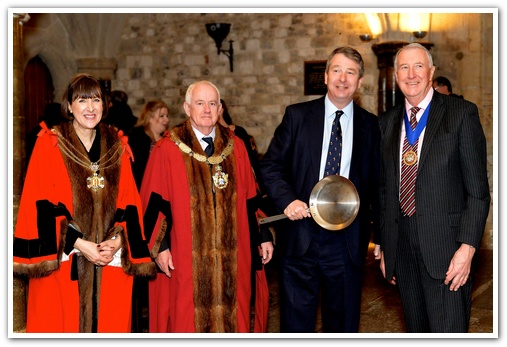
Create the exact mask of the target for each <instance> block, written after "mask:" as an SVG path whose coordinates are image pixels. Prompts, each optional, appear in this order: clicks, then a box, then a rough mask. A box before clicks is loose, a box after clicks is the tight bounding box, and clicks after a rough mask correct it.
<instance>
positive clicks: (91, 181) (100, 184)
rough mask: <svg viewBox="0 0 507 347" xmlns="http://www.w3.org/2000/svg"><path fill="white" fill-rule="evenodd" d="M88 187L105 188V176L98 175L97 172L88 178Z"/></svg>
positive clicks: (94, 188)
mask: <svg viewBox="0 0 507 347" xmlns="http://www.w3.org/2000/svg"><path fill="white" fill-rule="evenodd" d="M86 182H87V183H88V184H87V187H88V188H91V189H93V190H97V189H99V188H100V189H102V188H104V177H102V176H99V175H97V173H96V172H95V173H94V174H93V176H92V177H88V178H87V179H86Z"/></svg>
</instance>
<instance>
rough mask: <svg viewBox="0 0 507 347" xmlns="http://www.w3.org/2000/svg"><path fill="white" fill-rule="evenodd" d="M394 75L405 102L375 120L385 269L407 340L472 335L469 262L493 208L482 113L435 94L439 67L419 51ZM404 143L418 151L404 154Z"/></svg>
mask: <svg viewBox="0 0 507 347" xmlns="http://www.w3.org/2000/svg"><path fill="white" fill-rule="evenodd" d="M394 69H395V74H396V82H397V84H398V86H399V87H400V89H401V91H402V92H403V94H404V95H405V102H404V103H403V104H401V105H398V106H395V107H394V108H393V109H391V110H389V111H387V112H385V113H384V114H382V115H381V116H380V118H379V122H380V128H381V175H380V176H381V179H380V188H381V189H380V201H381V206H380V209H381V214H380V231H381V235H382V243H381V246H382V252H381V261H380V267H381V269H382V272H383V274H384V277H385V278H386V279H388V280H389V281H390V282H391V283H392V284H397V285H398V287H399V290H400V294H401V303H402V306H403V312H404V316H405V322H406V328H407V331H408V332H414V333H466V332H468V325H469V321H470V308H471V301H472V283H471V279H470V271H471V264H472V258H473V256H474V254H475V253H476V252H477V249H479V247H480V245H481V239H482V236H483V233H484V227H485V224H486V219H487V216H488V211H489V206H490V194H489V185H488V175H487V154H486V139H485V136H484V132H483V130H482V126H481V123H480V121H479V113H478V110H477V106H476V105H475V104H473V103H471V102H469V101H466V100H463V99H460V98H454V97H450V96H447V95H442V94H440V93H437V92H435V91H434V89H433V88H432V78H433V73H434V72H435V67H434V66H433V59H432V57H431V54H430V52H429V51H428V50H427V49H426V48H424V47H423V46H422V45H420V44H418V43H412V44H409V45H407V46H404V47H403V48H401V49H400V51H398V53H397V55H396V58H395V62H394ZM413 107H416V110H415V111H414V114H415V118H416V119H417V122H414V126H415V124H417V126H415V128H414V130H412V126H411V124H410V121H409V120H408V117H409V116H410V115H411V113H412V112H411V109H412V108H413ZM405 141H406V142H407V146H406V147H407V148H408V147H409V146H415V147H412V150H411V152H410V150H409V151H407V153H408V154H404V153H405V152H404V150H403V147H404V142H405ZM408 144H409V145H408ZM404 167H405V168H406V167H411V168H413V169H414V172H415V173H416V175H415V181H414V182H413V184H409V183H408V180H407V183H406V184H405V183H404V182H405V179H402V176H403V174H402V172H403V171H404V170H405V169H404ZM400 182H401V184H400ZM400 186H401V188H400ZM404 191H411V192H412V193H411V195H412V197H411V198H410V197H408V196H407V197H405V195H406V194H405V193H404ZM409 201H410V202H412V204H410V205H411V207H410V208H407V207H406V206H408V205H409V204H408V202H409ZM405 202H407V203H405Z"/></svg>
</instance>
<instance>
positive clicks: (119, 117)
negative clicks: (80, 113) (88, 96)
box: [105, 90, 137, 135]
mask: <svg viewBox="0 0 507 347" xmlns="http://www.w3.org/2000/svg"><path fill="white" fill-rule="evenodd" d="M128 100H129V97H128V95H127V93H125V92H124V91H123V90H113V91H112V92H111V95H110V100H109V114H108V117H107V119H105V122H106V123H107V124H111V125H114V126H115V127H117V128H118V129H119V130H122V131H123V133H124V134H125V135H128V134H130V131H131V130H132V128H133V127H134V125H135V124H136V122H137V118H136V116H134V113H133V112H132V109H131V108H130V106H129V104H128Z"/></svg>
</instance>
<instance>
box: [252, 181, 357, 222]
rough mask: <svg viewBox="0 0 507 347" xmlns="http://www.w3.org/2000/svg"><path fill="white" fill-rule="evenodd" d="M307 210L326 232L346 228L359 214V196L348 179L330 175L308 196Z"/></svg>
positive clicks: (273, 218)
mask: <svg viewBox="0 0 507 347" xmlns="http://www.w3.org/2000/svg"><path fill="white" fill-rule="evenodd" d="M309 205H310V208H308V209H307V212H309V213H310V214H311V215H312V217H313V219H314V220H315V222H317V224H319V225H320V226H321V227H323V228H324V229H327V230H341V229H344V228H346V227H348V226H349V225H350V224H351V223H352V222H353V221H354V219H355V218H356V216H357V213H358V212H359V194H357V190H356V187H355V186H354V183H352V182H351V181H350V180H349V179H348V178H346V177H343V176H339V175H330V176H326V177H324V178H323V179H321V180H320V181H319V182H317V184H316V185H315V186H314V187H313V189H312V192H311V194H310V202H309ZM284 218H287V216H286V215H285V214H279V215H276V216H272V217H266V218H262V219H259V223H260V224H266V223H270V222H274V221H277V220H280V219H284Z"/></svg>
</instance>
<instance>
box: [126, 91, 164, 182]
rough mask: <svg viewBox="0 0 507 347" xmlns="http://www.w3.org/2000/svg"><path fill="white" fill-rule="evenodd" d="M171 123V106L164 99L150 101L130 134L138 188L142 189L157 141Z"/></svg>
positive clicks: (133, 166)
mask: <svg viewBox="0 0 507 347" xmlns="http://www.w3.org/2000/svg"><path fill="white" fill-rule="evenodd" d="M168 125H169V107H168V106H167V105H166V103H165V102H163V101H162V100H154V101H148V102H147V103H146V104H145V105H144V107H143V109H142V110H141V115H140V116H139V119H138V121H137V124H136V125H135V127H134V128H133V129H132V131H131V132H130V134H129V145H130V148H131V149H132V153H133V155H134V162H133V163H132V169H133V170H134V178H135V180H136V184H137V188H138V189H141V183H142V180H143V175H144V170H145V169H146V163H147V162H148V157H149V156H150V152H151V150H152V148H153V146H154V145H155V143H156V142H157V141H158V140H160V139H161V138H162V135H163V134H164V132H165V131H166V130H167V129H168Z"/></svg>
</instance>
